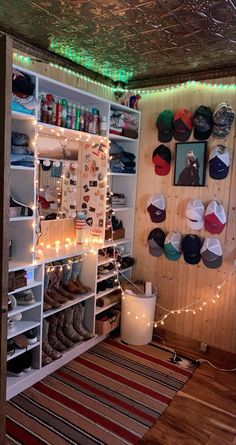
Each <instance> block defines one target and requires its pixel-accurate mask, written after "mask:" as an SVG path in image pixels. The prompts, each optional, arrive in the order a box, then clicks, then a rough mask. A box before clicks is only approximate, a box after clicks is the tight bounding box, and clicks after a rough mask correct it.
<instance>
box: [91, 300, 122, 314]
mask: <svg viewBox="0 0 236 445" xmlns="http://www.w3.org/2000/svg"><path fill="white" fill-rule="evenodd" d="M119 303H120V301H116V302H115V303H111V304H108V305H107V306H103V307H99V306H97V307H96V315H98V314H101V312H104V311H105V310H106V309H110V308H111V307H113V306H115V305H116V304H119Z"/></svg>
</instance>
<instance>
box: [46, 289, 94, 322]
mask: <svg viewBox="0 0 236 445" xmlns="http://www.w3.org/2000/svg"><path fill="white" fill-rule="evenodd" d="M94 296H95V293H94V292H87V293H86V294H81V295H79V296H78V297H77V298H75V299H74V300H69V301H67V302H66V303H63V304H62V305H61V306H60V307H58V308H56V309H52V310H50V311H45V312H44V313H43V318H47V317H50V315H53V314H56V313H57V312H60V311H63V310H64V309H66V308H67V307H71V306H74V305H76V304H78V303H81V301H85V300H88V299H89V298H92V297H94Z"/></svg>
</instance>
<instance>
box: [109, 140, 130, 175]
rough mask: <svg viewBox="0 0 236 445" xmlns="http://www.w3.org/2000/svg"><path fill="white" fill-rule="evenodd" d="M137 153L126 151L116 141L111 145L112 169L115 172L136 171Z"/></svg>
mask: <svg viewBox="0 0 236 445" xmlns="http://www.w3.org/2000/svg"><path fill="white" fill-rule="evenodd" d="M135 167H136V163H135V155H134V154H133V153H129V152H128V151H125V150H124V149H123V148H122V147H121V145H119V144H117V143H116V142H115V141H112V142H111V147H110V170H111V171H112V172H113V173H135V172H136V170H135Z"/></svg>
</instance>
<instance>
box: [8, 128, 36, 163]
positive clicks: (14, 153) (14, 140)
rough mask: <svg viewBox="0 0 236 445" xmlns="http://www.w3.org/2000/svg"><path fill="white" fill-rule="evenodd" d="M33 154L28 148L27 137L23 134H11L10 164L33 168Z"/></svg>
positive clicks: (13, 132)
mask: <svg viewBox="0 0 236 445" xmlns="http://www.w3.org/2000/svg"><path fill="white" fill-rule="evenodd" d="M34 161H35V158H34V153H33V152H32V150H31V149H30V147H29V137H28V135H27V134H25V133H18V132H17V131H12V133H11V164H12V165H21V166H24V167H34Z"/></svg>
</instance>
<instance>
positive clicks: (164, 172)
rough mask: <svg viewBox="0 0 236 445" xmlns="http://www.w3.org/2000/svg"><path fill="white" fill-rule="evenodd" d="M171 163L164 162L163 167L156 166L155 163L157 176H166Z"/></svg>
mask: <svg viewBox="0 0 236 445" xmlns="http://www.w3.org/2000/svg"><path fill="white" fill-rule="evenodd" d="M170 169H171V164H168V163H166V165H165V167H164V168H160V167H158V165H155V173H156V175H158V176H167V175H168V174H169V173H170Z"/></svg>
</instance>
